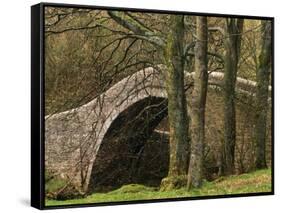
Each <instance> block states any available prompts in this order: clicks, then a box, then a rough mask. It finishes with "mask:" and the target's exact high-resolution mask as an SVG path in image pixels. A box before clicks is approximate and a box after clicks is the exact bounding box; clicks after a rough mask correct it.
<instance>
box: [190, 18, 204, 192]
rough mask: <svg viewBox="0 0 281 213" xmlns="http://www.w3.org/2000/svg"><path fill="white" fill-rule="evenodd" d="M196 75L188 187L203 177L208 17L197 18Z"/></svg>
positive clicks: (197, 184)
mask: <svg viewBox="0 0 281 213" xmlns="http://www.w3.org/2000/svg"><path fill="white" fill-rule="evenodd" d="M196 37H197V41H196V45H195V50H194V53H195V76H194V89H193V92H192V100H191V110H192V111H191V113H190V117H191V154H190V163H189V169H188V182H187V186H188V188H192V187H196V188H198V187H200V186H201V185H202V179H203V153H204V143H205V107H206V96H207V88H208V71H207V65H208V60H207V49H208V47H207V44H208V28H207V17H202V16H198V17H197V18H196Z"/></svg>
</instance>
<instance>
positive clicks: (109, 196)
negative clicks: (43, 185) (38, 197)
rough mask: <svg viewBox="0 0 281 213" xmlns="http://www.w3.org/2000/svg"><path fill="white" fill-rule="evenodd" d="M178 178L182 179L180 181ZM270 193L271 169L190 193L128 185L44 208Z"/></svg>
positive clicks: (56, 202)
mask: <svg viewBox="0 0 281 213" xmlns="http://www.w3.org/2000/svg"><path fill="white" fill-rule="evenodd" d="M180 179H181V178H180ZM270 191H271V170H270V169H267V170H259V171H256V172H253V173H248V174H242V175H239V176H230V177H225V178H221V179H218V180H216V181H213V182H204V183H203V186H202V188H200V189H192V190H190V191H188V190H187V188H185V187H183V188H180V189H172V190H165V191H160V190H157V188H154V187H147V186H143V185H139V184H130V185H125V186H122V187H121V188H119V189H117V190H114V191H112V192H108V193H94V194H92V195H89V196H87V197H85V198H82V199H72V200H64V201H58V200H46V205H47V206H53V205H67V204H83V203H100V202H114V201H128V200H147V199H149V200H150V199H163V198H179V197H197V196H210V195H226V194H243V193H257V192H270Z"/></svg>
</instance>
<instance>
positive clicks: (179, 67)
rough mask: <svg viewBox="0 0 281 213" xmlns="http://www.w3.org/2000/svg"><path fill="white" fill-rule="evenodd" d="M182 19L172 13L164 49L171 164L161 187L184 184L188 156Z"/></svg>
mask: <svg viewBox="0 0 281 213" xmlns="http://www.w3.org/2000/svg"><path fill="white" fill-rule="evenodd" d="M183 21H184V19H183V16H180V15H177V16H175V15H171V18H170V28H169V33H168V38H167V46H166V49H165V53H164V55H165V61H166V65H167V70H166V71H165V78H166V90H167V95H168V116H169V127H170V141H169V143H170V164H169V172H168V177H166V178H165V179H163V180H162V185H161V188H162V189H167V188H168V189H171V188H174V187H180V185H182V183H178V182H177V180H179V179H178V177H179V176H185V175H186V173H187V165H188V158H189V156H188V153H189V152H188V149H189V137H188V119H187V106H186V97H185V91H184V57H183V44H184V22H183ZM181 181H183V180H181ZM185 184H186V182H185Z"/></svg>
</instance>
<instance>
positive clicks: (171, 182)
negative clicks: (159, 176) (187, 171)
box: [160, 175, 187, 191]
mask: <svg viewBox="0 0 281 213" xmlns="http://www.w3.org/2000/svg"><path fill="white" fill-rule="evenodd" d="M186 185H187V176H186V175H180V176H168V177H166V178H164V179H163V180H162V181H161V185H160V191H170V190H173V189H180V188H182V187H185V186H186Z"/></svg>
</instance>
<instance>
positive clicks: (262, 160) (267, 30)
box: [255, 21, 272, 169]
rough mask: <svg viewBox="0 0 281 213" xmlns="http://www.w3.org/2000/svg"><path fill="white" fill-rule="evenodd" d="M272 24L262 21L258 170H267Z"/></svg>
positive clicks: (257, 118)
mask: <svg viewBox="0 0 281 213" xmlns="http://www.w3.org/2000/svg"><path fill="white" fill-rule="evenodd" d="M271 45H272V44H271V22H270V21H262V36H261V53H260V55H259V67H258V70H257V93H256V94H257V96H256V99H257V100H256V106H257V111H256V125H255V142H256V160H255V166H256V168H257V169H263V168H266V167H267V166H266V156H265V153H266V152H265V149H266V123H267V122H266V120H267V111H268V86H269V75H270V69H271V67H270V66H271Z"/></svg>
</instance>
